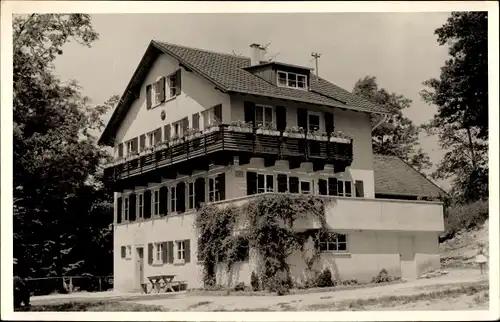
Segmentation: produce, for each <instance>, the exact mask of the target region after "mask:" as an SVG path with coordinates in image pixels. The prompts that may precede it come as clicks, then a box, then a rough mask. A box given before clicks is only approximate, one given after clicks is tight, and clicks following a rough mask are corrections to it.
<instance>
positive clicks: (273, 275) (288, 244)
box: [195, 193, 333, 293]
mask: <svg viewBox="0 0 500 322" xmlns="http://www.w3.org/2000/svg"><path fill="white" fill-rule="evenodd" d="M324 201H325V199H324V198H322V197H320V196H314V195H302V194H289V193H284V194H263V195H260V196H256V197H255V198H253V199H251V200H250V201H249V202H248V203H247V204H244V205H242V206H238V207H236V206H234V205H231V204H230V205H227V206H222V207H220V206H217V205H211V204H205V205H203V206H202V208H201V209H200V211H199V213H198V215H197V217H196V221H195V224H196V228H197V230H198V233H199V239H198V256H199V258H198V260H199V261H202V262H203V263H204V272H203V279H204V284H205V287H211V286H214V285H215V266H216V265H217V264H218V263H221V262H223V263H225V264H226V265H227V270H228V271H230V270H231V266H232V265H233V264H234V263H235V262H237V261H240V260H242V259H243V257H244V255H243V252H244V251H245V247H248V246H249V247H250V248H252V249H254V250H255V251H256V255H257V256H258V257H257V258H258V259H259V260H260V262H259V265H257V267H258V268H259V271H258V272H257V274H258V275H259V280H260V281H261V282H262V286H263V287H264V288H266V289H268V290H270V291H276V292H278V293H283V292H286V291H287V290H288V289H290V288H291V287H292V282H291V278H290V267H289V265H288V263H287V258H288V257H289V256H290V255H291V254H292V253H293V252H294V251H296V250H301V251H303V250H304V244H305V243H306V242H307V240H309V238H310V237H312V238H313V240H314V242H315V245H316V247H314V254H313V256H312V258H308V259H307V260H306V264H307V266H308V269H311V267H312V265H313V264H314V262H315V261H316V260H318V259H319V255H320V254H319V247H317V246H318V242H319V236H320V234H321V233H322V232H326V230H327V227H326V218H325V210H324ZM332 201H333V200H332ZM300 218H304V219H306V220H307V221H310V220H315V221H316V222H318V223H319V226H320V227H319V230H318V229H316V230H308V231H305V232H298V231H296V230H295V229H294V223H295V222H296V221H297V220H298V219H300ZM332 236H333V235H332ZM247 249H248V248H247Z"/></svg>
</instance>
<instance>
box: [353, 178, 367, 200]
mask: <svg viewBox="0 0 500 322" xmlns="http://www.w3.org/2000/svg"><path fill="white" fill-rule="evenodd" d="M354 185H355V187H356V197H364V196H365V190H364V188H363V181H361V180H356V181H355V183H354Z"/></svg>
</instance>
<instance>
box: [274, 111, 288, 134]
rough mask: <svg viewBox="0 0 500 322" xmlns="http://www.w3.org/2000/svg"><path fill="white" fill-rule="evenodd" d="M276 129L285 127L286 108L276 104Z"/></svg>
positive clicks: (281, 129)
mask: <svg viewBox="0 0 500 322" xmlns="http://www.w3.org/2000/svg"><path fill="white" fill-rule="evenodd" d="M276 129H277V130H278V131H284V130H285V129H286V109H285V107H283V106H276Z"/></svg>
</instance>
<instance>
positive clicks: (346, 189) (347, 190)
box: [337, 180, 352, 197]
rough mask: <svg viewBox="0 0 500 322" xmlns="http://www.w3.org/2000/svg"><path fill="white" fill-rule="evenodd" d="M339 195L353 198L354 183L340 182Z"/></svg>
mask: <svg viewBox="0 0 500 322" xmlns="http://www.w3.org/2000/svg"><path fill="white" fill-rule="evenodd" d="M337 193H338V195H339V196H344V197H351V196H352V182H351V181H344V180H338V181H337Z"/></svg>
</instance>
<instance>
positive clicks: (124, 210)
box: [123, 197, 129, 221]
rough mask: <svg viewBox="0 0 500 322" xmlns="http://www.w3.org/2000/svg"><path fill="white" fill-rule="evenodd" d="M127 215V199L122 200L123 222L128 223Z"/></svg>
mask: <svg viewBox="0 0 500 322" xmlns="http://www.w3.org/2000/svg"><path fill="white" fill-rule="evenodd" d="M128 215H129V200H128V197H125V198H123V220H124V221H128Z"/></svg>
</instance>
